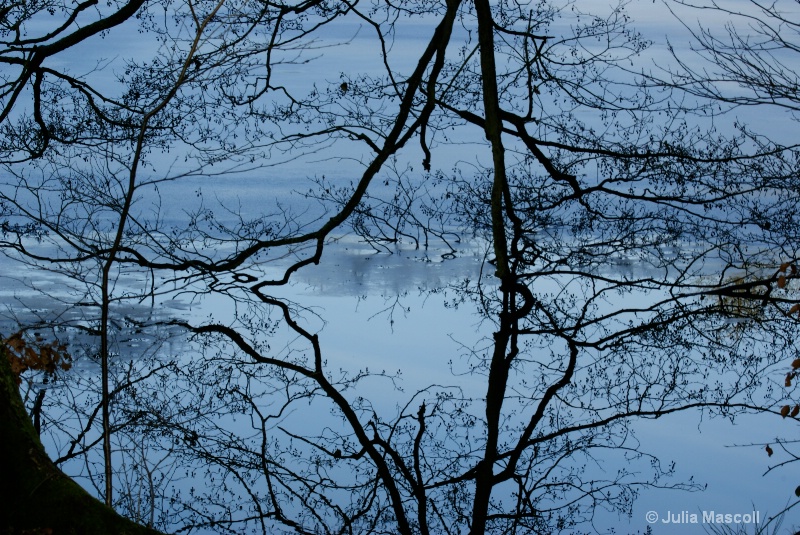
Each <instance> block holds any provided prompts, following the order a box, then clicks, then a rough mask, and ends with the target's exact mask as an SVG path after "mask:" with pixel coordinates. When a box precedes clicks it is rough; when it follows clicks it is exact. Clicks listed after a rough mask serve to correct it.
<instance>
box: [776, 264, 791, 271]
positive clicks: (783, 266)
mask: <svg viewBox="0 0 800 535" xmlns="http://www.w3.org/2000/svg"><path fill="white" fill-rule="evenodd" d="M791 265H792V263H791V262H784V263H783V264H781V267H779V268H778V271H786V270H787V269H789V266H791Z"/></svg>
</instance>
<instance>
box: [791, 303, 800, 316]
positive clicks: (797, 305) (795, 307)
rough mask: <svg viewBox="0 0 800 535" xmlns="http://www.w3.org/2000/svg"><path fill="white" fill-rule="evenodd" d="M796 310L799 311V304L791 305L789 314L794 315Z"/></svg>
mask: <svg viewBox="0 0 800 535" xmlns="http://www.w3.org/2000/svg"><path fill="white" fill-rule="evenodd" d="M798 310H800V303H796V304H794V305H792V308H790V309H789V314H794V313H795V312H797V311H798Z"/></svg>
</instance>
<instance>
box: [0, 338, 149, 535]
mask: <svg viewBox="0 0 800 535" xmlns="http://www.w3.org/2000/svg"><path fill="white" fill-rule="evenodd" d="M0 489H2V490H1V491H0V495H2V496H3V498H2V501H3V503H1V504H0V535H3V534H7V535H11V534H14V535H16V534H22V533H26V534H28V535H35V534H52V535H61V534H76V535H78V534H80V535H94V534H97V535H101V534H102V535H111V534H130V535H140V534H141V535H158V533H159V532H157V531H155V530H152V529H149V528H145V527H143V526H140V525H138V524H136V523H134V522H132V521H130V520H128V519H126V518H123V517H121V516H119V515H118V514H117V513H115V512H114V511H113V510H112V509H111V508H109V507H106V506H105V505H104V504H103V503H101V502H100V501H98V500H96V499H95V498H93V497H92V496H90V495H89V494H88V493H87V492H86V491H85V490H84V489H83V488H81V487H80V486H79V485H78V484H77V483H75V482H74V481H73V480H72V479H70V478H69V477H67V476H66V475H64V474H63V473H62V472H61V471H60V470H59V469H58V468H57V467H56V466H55V465H54V464H53V462H52V461H51V460H50V458H49V457H48V456H47V454H46V453H45V451H44V448H43V447H42V443H41V442H40V441H39V436H38V435H37V433H36V431H35V430H34V428H33V424H32V423H31V420H30V418H29V417H28V414H27V412H26V411H25V408H24V406H23V404H22V399H21V398H20V395H19V388H18V386H17V383H16V380H15V378H14V375H13V374H12V372H11V367H10V365H9V361H8V357H7V354H6V351H5V349H4V348H2V347H0Z"/></svg>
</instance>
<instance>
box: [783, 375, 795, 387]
mask: <svg viewBox="0 0 800 535" xmlns="http://www.w3.org/2000/svg"><path fill="white" fill-rule="evenodd" d="M792 376H794V374H793V373H787V374H786V382H785V383H784V385H785V386H786V388H789V387H790V386H792Z"/></svg>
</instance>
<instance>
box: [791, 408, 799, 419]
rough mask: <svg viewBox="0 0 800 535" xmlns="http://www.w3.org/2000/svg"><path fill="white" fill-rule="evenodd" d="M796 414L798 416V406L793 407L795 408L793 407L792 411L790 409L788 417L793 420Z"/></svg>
mask: <svg viewBox="0 0 800 535" xmlns="http://www.w3.org/2000/svg"><path fill="white" fill-rule="evenodd" d="M798 414H800V405H795V406H794V409H792V412H791V414H790V415H789V416H791V417H792V418H794V417H796V416H797V415H798Z"/></svg>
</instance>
